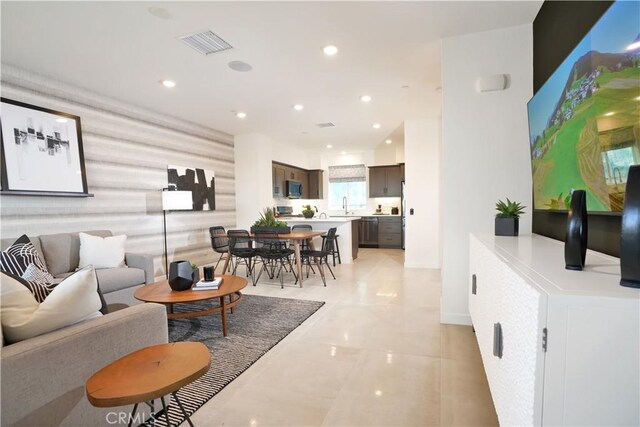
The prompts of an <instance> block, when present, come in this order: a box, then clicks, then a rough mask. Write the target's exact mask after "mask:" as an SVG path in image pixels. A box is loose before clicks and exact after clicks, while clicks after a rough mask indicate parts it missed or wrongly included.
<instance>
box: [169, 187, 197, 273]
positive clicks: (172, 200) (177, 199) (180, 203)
mask: <svg viewBox="0 0 640 427" xmlns="http://www.w3.org/2000/svg"><path fill="white" fill-rule="evenodd" d="M191 194H192V193H191V191H169V190H166V189H164V190H162V219H163V224H164V273H165V276H166V277H167V279H168V278H169V255H168V252H167V211H190V210H192V209H193V197H192V195H191Z"/></svg>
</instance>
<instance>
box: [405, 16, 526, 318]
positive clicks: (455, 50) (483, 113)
mask: <svg viewBox="0 0 640 427" xmlns="http://www.w3.org/2000/svg"><path fill="white" fill-rule="evenodd" d="M532 52H533V36H532V28H531V25H524V26H518V27H513V28H506V29H500V30H495V31H488V32H483V33H476V34H468V35H464V36H459V37H452V38H448V39H444V40H443V58H442V88H443V89H442V93H443V114H442V136H443V144H442V147H443V165H442V167H443V182H442V191H443V203H444V207H443V210H442V214H443V233H444V235H443V265H442V267H443V271H442V307H441V320H442V322H443V323H455V324H469V323H470V318H469V311H468V296H467V292H468V283H469V279H468V278H469V232H472V231H474V232H477V231H479V232H488V233H493V227H494V212H495V210H494V205H495V202H496V201H497V200H498V199H504V198H505V197H509V198H510V199H511V200H517V201H520V202H522V203H523V204H525V205H527V206H529V205H530V200H531V167H530V158H529V146H528V126H527V101H528V100H529V99H530V98H531V96H532V93H533V90H532V81H533V59H532V56H533V53H532ZM492 74H509V75H510V87H509V88H508V89H507V90H504V91H497V92H485V93H478V92H476V90H475V81H476V79H477V78H478V77H480V76H486V75H492ZM407 158H411V154H410V153H409V151H408V150H407ZM530 231H531V208H529V209H527V214H526V215H524V217H522V218H521V219H520V232H521V233H529V232H530Z"/></svg>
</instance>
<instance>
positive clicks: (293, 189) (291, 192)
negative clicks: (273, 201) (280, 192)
mask: <svg viewBox="0 0 640 427" xmlns="http://www.w3.org/2000/svg"><path fill="white" fill-rule="evenodd" d="M284 195H285V196H286V197H288V198H290V199H299V198H301V197H302V183H301V182H300V181H294V180H293V179H288V180H286V181H285V193H284Z"/></svg>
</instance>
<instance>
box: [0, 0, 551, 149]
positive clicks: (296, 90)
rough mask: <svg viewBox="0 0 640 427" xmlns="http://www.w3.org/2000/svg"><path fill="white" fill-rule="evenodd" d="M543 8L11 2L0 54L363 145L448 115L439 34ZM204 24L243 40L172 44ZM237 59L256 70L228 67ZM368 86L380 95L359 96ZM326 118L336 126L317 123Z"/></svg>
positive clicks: (249, 126)
mask: <svg viewBox="0 0 640 427" xmlns="http://www.w3.org/2000/svg"><path fill="white" fill-rule="evenodd" d="M541 4H542V1H532V2H527V1H496V2H479V1H471V2H390V1H389V2H153V3H152V2H112V3H111V2H6V1H3V2H2V3H1V8H2V50H1V53H2V57H1V59H2V62H3V63H6V64H11V65H14V66H18V67H22V68H25V69H28V70H31V71H34V72H37V73H40V74H43V75H45V76H49V77H52V78H55V79H58V80H61V81H64V82H67V83H71V84H73V85H76V86H80V87H84V88H88V89H90V90H92V91H95V92H98V93H102V94H105V95H108V96H109V97H112V98H115V99H119V100H122V101H126V102H129V103H132V104H134V105H139V106H142V107H147V108H149V109H152V110H155V111H159V112H162V113H166V114H170V115H173V116H177V117H180V118H183V119H185V120H189V121H193V122H196V123H199V124H202V125H206V126H209V127H211V128H214V129H218V130H221V131H224V132H227V133H230V134H243V133H251V132H259V133H263V134H266V135H268V136H270V137H272V138H273V139H275V140H277V141H280V142H284V143H293V144H296V145H299V146H300V147H301V148H304V147H309V148H318V147H324V145H325V144H333V146H334V149H358V148H366V147H373V146H375V145H377V144H379V143H380V142H381V141H383V140H384V139H386V137H387V135H389V134H391V133H392V131H393V130H394V129H396V128H397V126H398V125H399V124H400V123H402V121H403V120H405V119H411V118H419V117H424V116H426V115H434V114H439V111H440V93H439V92H437V91H436V90H435V89H436V87H438V86H440V42H439V40H440V39H441V38H443V37H448V36H454V35H459V34H465V33H473V32H479V31H484V30H490V29H494V28H501V27H508V26H515V25H521V24H526V23H531V22H533V19H534V17H535V15H536V13H537V12H538V10H539V8H540V6H541ZM153 6H156V7H162V8H164V9H166V10H167V11H168V12H169V13H170V14H171V19H161V18H158V17H156V16H154V15H152V14H150V13H149V11H148V9H149V8H150V7H153ZM206 29H211V30H213V31H214V32H215V33H217V34H218V35H219V36H221V37H222V38H224V39H225V40H226V41H227V42H229V43H230V44H231V45H232V46H234V49H232V50H229V51H226V52H221V53H217V54H213V55H209V56H202V55H200V54H199V53H198V52H196V51H195V50H193V49H191V48H189V47H187V46H186V45H184V44H182V43H181V42H180V41H178V40H177V37H178V36H183V35H186V34H189V33H193V32H196V31H201V30H206ZM327 44H335V45H336V46H338V48H339V52H338V54H337V55H336V56H335V57H326V56H325V55H324V54H323V52H322V47H323V46H325V45H327ZM233 60H242V61H245V62H247V63H249V64H251V65H252V66H253V71H250V72H245V73H242V72H236V71H232V70H231V69H229V68H228V67H227V63H228V62H230V61H233ZM161 79H171V80H175V81H176V83H177V86H176V87H175V88H174V89H171V90H169V89H166V88H164V87H163V86H161V85H160V84H159V83H158V82H159V81H160V80H161ZM405 85H407V86H409V88H408V89H407V88H405V89H403V88H402V86H405ZM362 94H369V95H371V96H372V97H373V100H372V101H371V102H370V103H368V104H363V103H362V102H361V101H360V100H359V98H360V96H361V95H362ZM295 103H302V104H304V106H305V108H304V110H303V111H301V112H296V111H294V110H293V109H292V108H291V106H292V105H293V104H295ZM234 110H239V111H244V112H246V113H247V118H245V119H244V120H240V119H237V118H236V117H235V114H234V113H232V111H234ZM327 121H331V122H333V123H335V125H336V127H335V128H331V129H319V128H317V127H316V126H315V124H316V123H320V122H327ZM374 122H378V123H380V124H381V125H382V127H381V128H380V129H379V130H374V129H373V128H372V124H373V123H374Z"/></svg>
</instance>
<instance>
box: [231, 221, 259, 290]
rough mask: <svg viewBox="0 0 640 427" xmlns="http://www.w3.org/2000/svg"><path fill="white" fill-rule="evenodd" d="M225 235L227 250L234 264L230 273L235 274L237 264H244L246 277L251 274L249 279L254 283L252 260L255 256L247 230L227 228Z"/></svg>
mask: <svg viewBox="0 0 640 427" xmlns="http://www.w3.org/2000/svg"><path fill="white" fill-rule="evenodd" d="M227 236H228V237H229V252H231V255H232V256H233V257H234V258H235V265H234V266H233V273H231V274H233V275H234V276H235V274H236V270H237V269H238V266H239V265H240V264H244V265H245V267H246V269H247V277H249V276H251V280H252V281H253V282H254V284H255V275H254V274H253V269H254V264H253V260H254V257H255V256H256V250H255V249H254V248H253V242H252V239H251V236H250V235H249V232H248V231H247V230H229V231H227Z"/></svg>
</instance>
